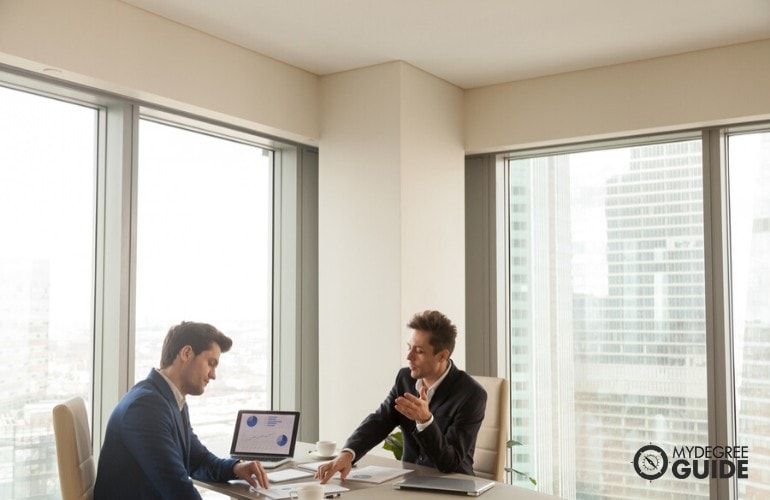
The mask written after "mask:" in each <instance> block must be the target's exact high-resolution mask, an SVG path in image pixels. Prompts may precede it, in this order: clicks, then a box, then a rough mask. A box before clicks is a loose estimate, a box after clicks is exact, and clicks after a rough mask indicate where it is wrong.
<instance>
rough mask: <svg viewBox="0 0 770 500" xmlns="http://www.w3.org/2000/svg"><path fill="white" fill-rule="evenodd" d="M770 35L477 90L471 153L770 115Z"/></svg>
mask: <svg viewBox="0 0 770 500" xmlns="http://www.w3.org/2000/svg"><path fill="white" fill-rule="evenodd" d="M768 88H770V40H765V41H761V42H754V43H746V44H741V45H734V46H729V47H722V48H718V49H712V50H703V51H699V52H692V53H688V54H681V55H677V56H670V57H661V58H658V59H651V60H647V61H641V62H635V63H628V64H619V65H616V66H608V67H604V68H597V69H591V70H586V71H576V72H573V73H566V74H562V75H555V76H549V77H544V78H537V79H532V80H525V81H519V82H512V83H506V84H501V85H495V86H490V87H483V88H478V89H472V90H469V91H467V92H466V93H465V106H466V121H465V126H466V136H465V141H466V142H465V146H466V150H467V151H468V153H478V152H490V151H500V150H505V149H513V148H524V147H531V146H542V145H549V144H559V143H564V142H570V141H580V140H586V139H594V138H606V137H618V136H619V135H626V134H635V133H647V132H659V131H662V130H673V129H685V128H692V127H697V126H704V125H716V124H726V123H732V122H736V121H746V120H751V119H767V118H768V117H770V92H768Z"/></svg>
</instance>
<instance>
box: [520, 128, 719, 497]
mask: <svg viewBox="0 0 770 500" xmlns="http://www.w3.org/2000/svg"><path fill="white" fill-rule="evenodd" d="M701 149H702V146H701V141H700V140H699V139H697V138H695V139H691V140H689V139H688V140H680V141H673V142H663V143H658V144H645V145H638V146H630V147H614V148H608V149H600V150H590V151H579V152H569V153H563V154H553V155H543V156H537V157H524V158H521V157H519V158H512V159H510V160H509V162H508V176H509V186H508V188H509V191H510V196H509V200H510V210H509V218H510V224H509V235H510V246H509V252H510V255H509V260H510V264H509V268H510V276H509V283H510V297H509V299H508V303H509V308H510V309H509V310H510V328H511V335H510V338H509V343H510V346H511V353H510V359H511V364H510V367H511V368H510V378H511V382H512V386H513V387H516V388H517V389H518V390H516V391H514V392H512V401H511V407H512V414H513V415H514V416H515V417H516V418H519V419H521V418H522V417H524V418H525V421H526V422H528V423H529V425H527V426H515V427H514V428H512V431H511V432H512V436H511V437H512V438H513V439H516V440H518V441H521V442H523V443H525V447H523V448H517V450H516V452H517V458H518V459H519V460H520V461H517V462H516V463H514V464H513V466H514V467H515V468H516V469H518V470H527V471H531V472H530V473H531V474H532V475H533V476H534V477H536V478H537V479H538V484H539V488H538V489H540V490H541V491H546V492H552V493H554V494H557V495H560V496H565V497H567V498H581V497H592V498H594V497H595V498H620V497H624V498H663V497H665V498H669V497H671V498H677V497H678V496H681V495H683V494H685V493H686V494H687V495H689V498H707V497H708V495H709V485H708V482H703V481H697V480H694V479H690V480H677V479H674V478H671V479H660V480H658V481H655V482H654V483H650V484H648V483H646V482H644V481H640V480H639V478H638V476H636V474H635V472H634V469H633V467H631V466H630V465H629V461H630V458H631V457H632V455H633V451H635V450H636V449H638V448H639V447H640V446H641V445H644V444H647V443H649V442H655V443H658V444H660V445H661V446H664V445H670V446H678V445H681V444H693V445H696V444H703V443H707V442H708V436H707V434H706V425H705V424H706V422H707V420H706V419H707V415H706V414H707V404H708V398H707V386H706V380H707V379H706V326H705V314H706V313H705V300H704V296H705V288H704V253H703V247H704V236H703V234H704V233H703V203H702V201H701V200H702V186H703V182H702V177H701V175H702V174H701V172H702V161H701ZM682 199H686V200H688V202H687V203H682V202H681V200H682ZM681 277H686V279H687V281H688V283H691V285H690V286H689V287H681V286H678V284H677V283H678V280H679V279H681ZM521 387H526V388H527V390H526V391H522V390H521V389H520V388H521ZM682 397H685V398H686V404H685V403H683V402H682ZM527 402H529V405H527ZM691 423H696V424H703V425H696V426H695V427H693V426H692V425H690V424H691ZM629 453H631V455H629ZM514 481H516V482H519V481H520V482H521V485H522V486H525V485H526V480H525V479H523V478H518V477H516V478H514Z"/></svg>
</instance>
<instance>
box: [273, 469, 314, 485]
mask: <svg viewBox="0 0 770 500" xmlns="http://www.w3.org/2000/svg"><path fill="white" fill-rule="evenodd" d="M311 476H313V473H312V472H310V471H304V470H297V469H284V470H277V471H275V472H268V473H267V479H268V480H269V481H270V482H271V483H281V482H283V481H289V480H291V479H301V478H303V477H311Z"/></svg>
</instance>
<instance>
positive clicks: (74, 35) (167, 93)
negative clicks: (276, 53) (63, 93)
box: [0, 0, 319, 144]
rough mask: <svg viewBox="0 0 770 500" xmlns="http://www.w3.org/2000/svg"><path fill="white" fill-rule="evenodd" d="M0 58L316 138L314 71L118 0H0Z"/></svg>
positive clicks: (309, 140)
mask: <svg viewBox="0 0 770 500" xmlns="http://www.w3.org/2000/svg"><path fill="white" fill-rule="evenodd" d="M0 63H5V64H10V65H14V66H17V67H21V68H23V69H28V70H31V71H34V72H40V73H42V72H43V70H44V68H54V69H57V70H59V71H57V72H48V73H46V74H48V75H49V76H53V77H57V78H62V79H65V80H68V81H73V82H77V83H82V84H86V85H89V86H94V87H97V88H101V89H103V90H108V91H111V92H116V93H118V94H121V95H125V96H129V97H133V98H138V99H143V100H147V101H150V102H153V103H156V104H161V105H166V106H172V107H174V108H177V109H182V110H185V111H190V112H193V113H199V114H202V115H205V116H208V117H211V118H225V119H227V120H228V121H229V122H230V123H235V124H237V125H242V126H246V127H249V128H253V129H255V130H258V131H260V132H262V133H266V134H272V135H280V136H282V137H284V138H286V139H289V140H294V141H298V142H302V143H306V144H316V143H317V139H318V134H319V131H318V123H319V117H318V77H317V76H315V75H313V74H311V73H308V72H306V71H303V70H300V69H297V68H295V67H293V66H289V65H287V64H284V63H281V62H278V61H276V60H274V59H270V58H268V57H265V56H262V55H259V54H256V53H254V52H251V51H248V50H246V49H243V48H241V47H238V46H235V45H232V44H229V43H226V42H224V41H222V40H220V39H218V38H214V37H211V36H208V35H205V34H203V33H201V32H199V31H196V30H193V29H190V28H187V27H185V26H183V25H180V24H177V23H174V22H171V21H168V20H166V19H164V18H162V17H159V16H156V15H154V14H150V13H148V12H145V11H143V10H141V9H137V8H135V7H133V6H130V5H128V4H126V3H123V2H120V1H118V0H66V1H61V0H32V1H20V0H0Z"/></svg>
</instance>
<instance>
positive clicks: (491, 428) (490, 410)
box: [473, 375, 510, 482]
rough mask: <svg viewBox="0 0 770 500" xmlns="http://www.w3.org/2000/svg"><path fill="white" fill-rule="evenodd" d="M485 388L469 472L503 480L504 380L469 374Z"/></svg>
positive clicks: (505, 398)
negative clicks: (483, 411) (483, 403)
mask: <svg viewBox="0 0 770 500" xmlns="http://www.w3.org/2000/svg"><path fill="white" fill-rule="evenodd" d="M473 378H474V379H476V381H477V382H478V383H480V384H481V386H482V387H483V388H484V390H485V391H487V409H486V413H485V414H484V420H483V421H482V422H481V429H479V435H478V437H477V438H476V451H475V452H474V454H473V472H475V473H476V475H477V476H479V477H482V478H485V479H494V480H495V481H500V482H504V481H505V457H506V443H507V440H506V437H507V435H508V432H507V429H508V404H509V403H508V402H509V401H510V395H509V394H508V380H506V379H504V378H497V377H481V376H475V375H474V376H473Z"/></svg>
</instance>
